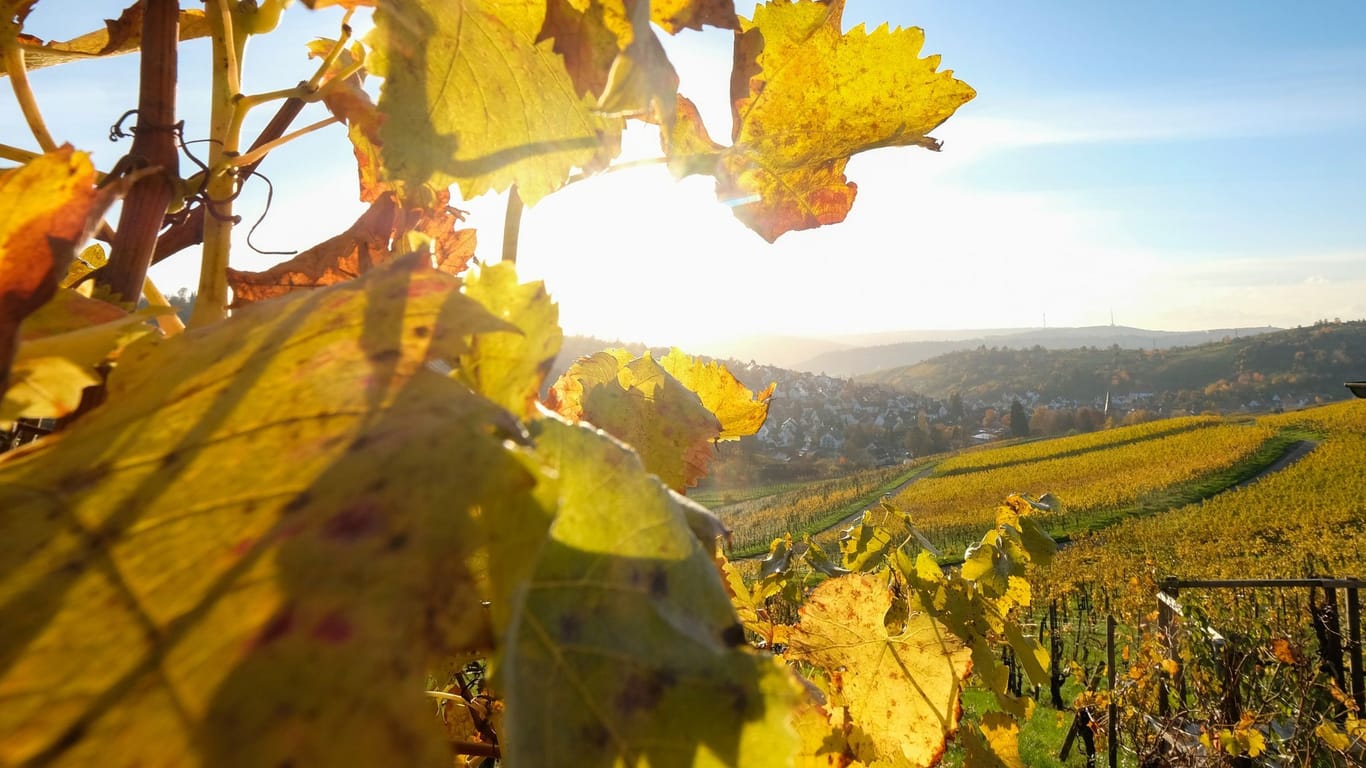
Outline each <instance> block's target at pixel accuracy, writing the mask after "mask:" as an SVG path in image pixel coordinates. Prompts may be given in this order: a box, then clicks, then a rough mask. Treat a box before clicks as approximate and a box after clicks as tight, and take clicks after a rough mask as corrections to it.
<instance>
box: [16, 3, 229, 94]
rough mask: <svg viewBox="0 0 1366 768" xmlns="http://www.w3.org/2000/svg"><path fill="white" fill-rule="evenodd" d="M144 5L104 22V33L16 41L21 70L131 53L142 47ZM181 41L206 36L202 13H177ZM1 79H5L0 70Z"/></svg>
mask: <svg viewBox="0 0 1366 768" xmlns="http://www.w3.org/2000/svg"><path fill="white" fill-rule="evenodd" d="M145 5H146V4H145V3H143V2H137V3H134V4H133V5H130V6H128V7H127V8H125V9H124V11H123V13H121V14H119V17H118V18H117V19H105V21H104V29H99V30H95V31H94V32H87V33H86V34H84V35H81V36H79V37H74V38H72V39H70V40H63V41H55V40H54V41H48V42H44V41H42V40H39V39H38V38H36V37H33V36H31V35H21V36H20V37H19V41H18V42H19V47H20V48H22V49H23V51H24V68H25V69H30V70H32V69H41V68H42V67H50V66H53V65H55V64H65V63H66V62H68V61H79V60H81V59H90V58H95V57H99V56H117V55H119V54H123V53H132V52H134V51H136V50H138V48H139V46H141V45H142V15H143V9H144V7H145ZM179 30H180V39H181V40H182V41H185V40H194V39H196V38H200V37H208V36H209V24H208V22H207V21H206V20H205V18H204V11H202V10H199V9H197V8H187V9H184V10H182V11H181V12H180V26H179ZM0 77H5V71H4V68H2V67H0Z"/></svg>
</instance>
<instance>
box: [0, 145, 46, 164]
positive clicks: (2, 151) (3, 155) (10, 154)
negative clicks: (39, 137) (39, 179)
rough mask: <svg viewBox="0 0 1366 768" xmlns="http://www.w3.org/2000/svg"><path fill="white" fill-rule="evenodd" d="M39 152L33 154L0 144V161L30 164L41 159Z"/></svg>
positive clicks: (29, 151)
mask: <svg viewBox="0 0 1366 768" xmlns="http://www.w3.org/2000/svg"><path fill="white" fill-rule="evenodd" d="M42 156H43V154H42V153H41V152H33V151H31V150H27V149H20V148H18V147H11V146H10V145H8V144H0V160H13V161H14V162H16V163H31V162H33V161H34V160H37V159H38V158H40V157H42Z"/></svg>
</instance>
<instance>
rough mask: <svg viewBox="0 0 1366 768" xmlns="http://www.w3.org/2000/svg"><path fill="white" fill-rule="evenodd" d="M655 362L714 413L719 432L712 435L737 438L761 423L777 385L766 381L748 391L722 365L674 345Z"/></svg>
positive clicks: (766, 416)
mask: <svg viewBox="0 0 1366 768" xmlns="http://www.w3.org/2000/svg"><path fill="white" fill-rule="evenodd" d="M659 365H660V367H661V368H663V369H664V370H666V371H668V372H669V375H670V376H672V377H674V378H675V379H678V381H679V383H681V384H682V385H683V386H685V387H687V388H688V389H690V390H692V391H693V392H695V393H697V396H698V397H699V398H701V399H702V405H704V406H706V408H707V410H709V411H711V412H712V413H713V414H715V415H716V418H717V420H718V421H720V422H721V434H719V435H717V437H716V439H718V440H739V439H740V438H742V437H745V436H747V435H752V434H754V433H755V432H758V431H759V429H760V428H761V427H763V426H764V421H765V420H766V419H767V418H768V401H769V400H770V399H771V398H772V397H773V392H774V390H776V389H777V387H778V383H777V382H770V383H769V385H768V386H767V387H765V388H764V389H762V390H760V391H759V392H751V391H750V389H749V387H746V386H745V385H744V384H742V383H740V380H739V379H737V378H735V375H734V374H732V373H731V372H730V371H729V370H727V369H726V367H725V366H724V365H722V364H720V363H718V362H715V361H713V362H710V363H708V362H704V361H703V360H702V359H701V358H695V357H689V356H688V355H685V354H683V352H681V351H680V350H679V349H677V348H674V349H670V350H669V353H668V354H666V355H664V356H663V357H661V358H660V359H659Z"/></svg>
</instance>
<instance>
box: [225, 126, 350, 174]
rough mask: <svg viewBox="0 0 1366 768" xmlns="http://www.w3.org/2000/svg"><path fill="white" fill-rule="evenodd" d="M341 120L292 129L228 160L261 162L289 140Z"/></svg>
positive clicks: (237, 163) (236, 164)
mask: <svg viewBox="0 0 1366 768" xmlns="http://www.w3.org/2000/svg"><path fill="white" fill-rule="evenodd" d="M340 122H341V118H339V117H335V116H334V117H329V118H326V119H324V120H319V121H318V122H316V123H311V124H309V125H305V126H304V127H302V128H300V129H298V130H296V131H291V132H289V133H287V134H285V135H284V136H281V137H280V138H278V139H274V140H272V141H268V142H266V143H265V144H262V145H261V146H259V147H256V148H254V149H252V150H250V151H248V152H247V153H246V154H243V155H239V156H237V157H234V158H232V159H230V160H228V165H230V166H233V167H240V166H243V165H255V164H256V163H259V162H261V159H262V158H264V157H265V156H266V155H267V154H269V153H270V152H271V151H272V150H274V149H276V148H278V147H280V146H283V145H285V144H288V143H289V142H291V141H294V140H295V139H297V138H299V137H300V136H306V135H308V134H310V133H313V132H314V131H316V130H319V129H321V128H326V127H327V126H329V125H333V124H335V123H340Z"/></svg>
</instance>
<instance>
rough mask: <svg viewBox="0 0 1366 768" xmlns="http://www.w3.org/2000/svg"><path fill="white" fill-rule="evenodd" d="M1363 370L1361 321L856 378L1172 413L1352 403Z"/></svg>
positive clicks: (997, 352) (972, 355) (958, 357)
mask: <svg viewBox="0 0 1366 768" xmlns="http://www.w3.org/2000/svg"><path fill="white" fill-rule="evenodd" d="M1363 374H1366V321H1355V322H1346V323H1326V322H1325V323H1319V324H1316V325H1313V326H1310V327H1305V328H1295V329H1291V330H1285V331H1275V332H1269V333H1261V334H1258V335H1255V336H1239V337H1237V338H1227V339H1221V340H1219V341H1214V342H1210V343H1205V344H1199V345H1196V346H1189V347H1177V348H1172V349H1124V348H1123V347H1122V346H1114V345H1112V346H1110V347H1099V346H1086V347H1081V348H1074V349H1047V348H1045V347H1044V346H1042V345H1039V346H1036V347H1029V348H1025V349H1018V348H1007V347H987V346H985V345H983V346H979V347H977V348H976V349H969V350H962V351H957V352H951V353H948V354H944V355H940V356H938V357H935V358H932V359H928V360H925V361H922V362H919V363H916V364H914V365H909V366H902V367H898V368H892V369H889V370H884V371H878V372H876V373H869V374H865V375H862V376H859V377H857V379H856V380H858V381H861V382H867V383H874V384H882V385H885V386H889V387H892V388H893V389H896V390H898V391H902V392H915V393H918V394H923V395H927V396H930V397H936V398H947V397H949V396H950V395H951V394H953V393H957V394H959V395H960V396H961V397H963V398H964V399H965V400H980V401H986V402H993V401H997V400H1001V399H1002V398H1008V397H1016V396H1021V395H1024V394H1025V393H1034V394H1035V397H1033V398H1031V399H1034V400H1036V401H1037V402H1040V403H1047V402H1049V401H1052V400H1054V399H1059V400H1065V401H1074V402H1091V401H1094V400H1096V399H1098V398H1104V397H1105V396H1106V395H1107V393H1108V394H1109V395H1110V396H1126V397H1131V396H1139V397H1141V398H1148V399H1151V400H1152V401H1153V402H1154V404H1156V405H1161V406H1165V407H1172V408H1186V409H1192V408H1194V409H1197V410H1203V409H1205V408H1217V409H1220V410H1236V409H1240V408H1244V407H1254V408H1256V407H1263V408H1266V409H1268V410H1269V409H1271V408H1273V407H1275V406H1274V405H1273V403H1281V402H1285V401H1292V400H1293V401H1296V402H1299V401H1307V402H1315V401H1329V400H1340V399H1343V398H1345V397H1350V394H1349V393H1348V392H1347V390H1345V389H1344V388H1343V382H1345V381H1350V380H1355V379H1360V378H1362V376H1363ZM1254 403H1255V404H1254ZM1288 404H1289V403H1287V405H1288Z"/></svg>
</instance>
